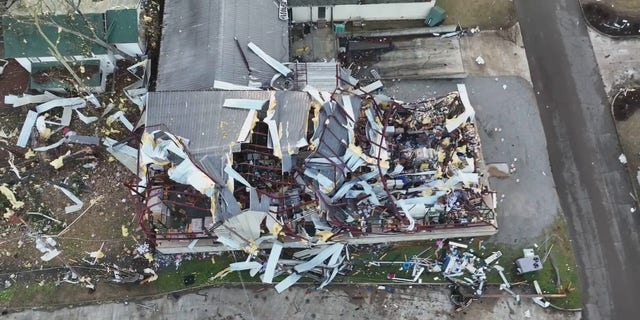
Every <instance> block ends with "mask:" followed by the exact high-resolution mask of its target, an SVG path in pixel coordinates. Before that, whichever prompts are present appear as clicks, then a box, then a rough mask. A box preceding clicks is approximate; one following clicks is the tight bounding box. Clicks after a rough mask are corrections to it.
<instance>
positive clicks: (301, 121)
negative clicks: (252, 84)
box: [146, 91, 311, 161]
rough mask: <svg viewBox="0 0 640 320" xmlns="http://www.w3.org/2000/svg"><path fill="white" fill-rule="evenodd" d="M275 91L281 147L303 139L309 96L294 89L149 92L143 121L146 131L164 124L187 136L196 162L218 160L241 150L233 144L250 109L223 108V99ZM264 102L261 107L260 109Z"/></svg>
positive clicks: (266, 97) (259, 97)
mask: <svg viewBox="0 0 640 320" xmlns="http://www.w3.org/2000/svg"><path fill="white" fill-rule="evenodd" d="M272 94H275V100H276V109H275V112H276V114H275V116H274V120H276V122H277V123H278V125H279V127H281V128H282V131H283V132H285V133H286V134H282V136H281V137H280V141H281V146H282V148H283V152H284V150H286V148H287V146H293V145H295V144H296V142H298V141H299V140H300V139H303V138H305V135H306V128H307V120H308V114H309V108H310V105H311V103H310V100H309V96H308V95H307V93H305V92H294V91H277V92H273V91H176V92H170V91H163V92H149V96H148V101H147V105H148V111H147V119H146V124H147V128H148V130H149V131H153V130H157V129H162V127H159V126H165V127H166V129H168V130H169V131H170V132H171V133H173V134H175V135H178V136H181V137H184V138H187V139H189V145H188V146H187V147H188V149H189V152H190V153H191V154H192V155H193V157H194V159H195V160H196V161H200V160H202V158H204V157H205V156H208V158H214V159H216V158H217V159H219V158H220V157H221V156H224V155H225V154H226V153H228V152H235V151H239V150H240V144H239V143H236V141H237V139H238V135H239V134H240V130H241V127H242V124H243V123H244V121H245V119H246V118H247V115H249V110H246V109H236V108H225V107H223V104H224V101H225V100H226V99H252V100H265V101H266V100H269V99H270V97H271V95H272ZM266 108H267V104H265V106H263V111H265V110H266Z"/></svg>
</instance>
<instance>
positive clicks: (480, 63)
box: [476, 56, 485, 65]
mask: <svg viewBox="0 0 640 320" xmlns="http://www.w3.org/2000/svg"><path fill="white" fill-rule="evenodd" d="M476 63H477V64H479V65H483V64H485V61H484V58H482V56H478V57H477V58H476Z"/></svg>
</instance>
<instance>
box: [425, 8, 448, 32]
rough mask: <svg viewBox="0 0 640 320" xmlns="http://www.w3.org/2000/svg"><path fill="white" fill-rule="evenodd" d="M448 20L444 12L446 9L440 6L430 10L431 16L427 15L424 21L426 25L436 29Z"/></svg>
mask: <svg viewBox="0 0 640 320" xmlns="http://www.w3.org/2000/svg"><path fill="white" fill-rule="evenodd" d="M446 18H447V13H446V12H445V11H444V9H442V8H440V7H438V6H433V7H432V8H431V10H429V14H427V17H426V18H425V19H424V23H425V24H426V25H428V26H429V27H435V26H437V25H438V24H440V23H441V22H442V21H444V19H446Z"/></svg>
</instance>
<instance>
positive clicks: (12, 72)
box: [0, 59, 29, 118]
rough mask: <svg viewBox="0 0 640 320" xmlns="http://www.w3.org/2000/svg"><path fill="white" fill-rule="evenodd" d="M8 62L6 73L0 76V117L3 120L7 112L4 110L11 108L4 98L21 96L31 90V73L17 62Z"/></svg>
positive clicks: (11, 60) (12, 60)
mask: <svg viewBox="0 0 640 320" xmlns="http://www.w3.org/2000/svg"><path fill="white" fill-rule="evenodd" d="M7 60H8V63H7V65H6V66H5V67H4V72H3V73H2V75H0V116H2V117H3V118H4V116H5V112H4V111H2V110H3V109H5V108H6V107H9V106H8V105H6V104H4V97H5V96H6V95H9V94H21V93H23V92H25V91H27V89H29V72H27V70H25V69H24V68H23V67H22V66H21V65H20V64H19V63H18V62H16V60H14V59H7Z"/></svg>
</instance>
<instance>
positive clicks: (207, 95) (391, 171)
mask: <svg viewBox="0 0 640 320" xmlns="http://www.w3.org/2000/svg"><path fill="white" fill-rule="evenodd" d="M256 48H257V47H255V46H254V47H252V50H254V52H256V53H259V54H260V56H261V58H263V59H265V61H269V63H270V64H272V66H273V67H274V69H276V70H282V71H281V74H282V75H285V76H286V77H288V76H291V75H290V71H291V70H290V69H288V68H286V67H285V66H283V65H281V64H279V62H277V61H275V60H272V59H269V57H268V55H266V53H264V52H262V51H259V50H257V49H259V48H257V49H256ZM285 69H286V70H285ZM287 70H288V71H287ZM334 76H335V77H337V78H336V79H337V82H338V83H339V86H338V87H337V88H336V90H335V91H334V92H333V93H329V92H323V91H318V90H316V89H314V88H313V87H310V86H307V87H306V88H305V92H306V93H308V97H306V98H305V97H304V96H300V94H302V93H301V92H293V91H280V92H277V93H276V92H272V91H255V90H251V91H213V92H197V93H193V94H189V95H184V94H183V93H174V92H159V93H150V99H149V101H151V102H150V104H151V103H152V102H153V105H150V108H149V111H148V116H147V117H148V121H150V123H148V124H149V125H150V126H151V127H147V130H146V132H145V134H144V136H143V138H142V146H141V148H140V151H139V155H140V156H139V159H140V161H139V162H138V165H139V168H138V175H139V181H136V182H132V183H131V184H130V188H131V189H132V191H134V192H136V193H137V194H138V195H140V199H139V200H140V203H141V204H142V205H141V206H140V210H139V212H138V221H140V222H141V223H142V228H143V230H144V231H145V232H146V233H147V236H148V238H150V239H155V240H156V241H155V242H154V244H155V245H156V246H157V249H158V250H160V252H164V253H179V252H191V251H196V252H198V251H208V250H214V248H213V247H212V246H211V245H206V246H204V245H203V244H202V243H198V239H214V240H215V241H216V243H218V244H222V245H223V247H222V248H219V249H217V250H240V249H242V250H245V249H247V248H251V247H252V246H253V245H255V241H256V239H258V238H260V237H262V236H264V235H268V234H271V235H273V236H275V237H278V238H279V240H280V241H282V242H283V243H284V246H285V247H290V246H292V244H293V243H297V246H300V243H301V241H302V242H306V243H311V244H316V243H324V242H326V241H328V240H329V239H330V241H350V239H355V238H361V239H363V238H364V239H366V240H364V241H368V243H376V242H383V241H385V240H382V239H378V238H376V237H384V236H386V235H389V234H391V233H404V234H407V237H408V238H407V240H409V238H410V235H409V234H418V233H420V232H424V231H427V230H434V229H438V228H442V227H445V226H447V227H465V228H467V227H472V226H477V227H489V228H491V230H493V232H495V231H497V227H496V220H495V211H494V209H495V206H496V199H495V193H494V192H493V191H491V190H490V188H489V186H488V183H487V176H485V175H484V174H483V173H482V171H481V170H480V169H481V166H483V165H484V164H483V160H482V153H481V145H480V140H479V137H478V132H477V128H476V125H475V123H474V116H475V111H474V109H473V107H472V106H471V103H470V102H469V99H468V97H467V93H466V88H465V86H464V85H458V91H455V92H451V93H449V94H447V95H445V96H443V97H437V98H429V99H423V100H419V101H415V102H403V101H399V100H395V99H392V98H389V97H387V96H384V95H382V94H376V93H375V92H378V91H379V90H380V89H381V88H382V87H383V85H382V82H380V81H375V82H373V83H371V84H369V85H366V86H360V85H358V80H356V79H354V78H353V77H351V76H350V75H349V72H348V71H346V70H344V69H342V71H341V72H340V75H334ZM344 79H346V80H344ZM234 86H235V85H234ZM233 89H234V90H236V87H233ZM177 95H181V97H182V96H184V97H185V99H187V100H186V101H187V103H189V105H190V107H191V108H194V110H196V111H194V112H193V113H189V114H183V115H181V116H180V120H175V117H173V116H169V115H168V114H167V113H166V112H173V111H169V110H175V108H172V107H173V105H168V104H166V103H167V101H170V100H176V99H177ZM174 96H175V97H174ZM196 96H197V98H196ZM242 97H245V98H242ZM191 99H193V103H190V102H188V101H190V100H191ZM202 99H204V100H209V101H219V102H220V104H219V105H218V104H217V102H216V103H215V105H214V109H215V110H220V111H215V113H218V112H220V113H221V114H224V115H225V117H218V118H213V119H212V120H211V121H218V122H219V123H218V124H214V125H213V126H211V125H209V127H208V128H207V129H206V130H207V131H206V133H204V132H201V130H205V129H198V128H197V127H198V125H196V123H197V122H198V121H201V119H198V118H197V117H199V116H198V114H199V111H197V110H198V108H199V107H198V101H202ZM178 100H180V101H184V100H182V99H178ZM178 100H176V101H178ZM183 103H184V102H183ZM202 108H211V104H206V105H204V104H203V105H202ZM163 110H167V111H163ZM294 110H295V111H294ZM307 112H308V113H307ZM301 115H304V116H301ZM227 117H230V118H227ZM149 119H157V120H155V121H156V122H158V123H154V122H153V121H152V120H149ZM227 119H229V120H227ZM232 119H237V120H238V121H239V122H240V121H243V120H244V122H243V125H242V126H238V127H236V128H230V127H228V126H226V122H227V121H232ZM240 119H243V120H240ZM160 121H162V122H160ZM207 121H209V120H207ZM208 123H209V122H208ZM153 125H162V126H164V128H167V129H168V130H164V128H163V129H158V128H157V126H153ZM189 126H191V127H189ZM305 133H306V134H305ZM235 137H237V139H236V138H235ZM192 149H193V150H194V151H193V152H192V151H191V150H192ZM221 226H222V228H221ZM469 230H473V229H469ZM470 232H471V234H470V235H473V231H470ZM493 232H491V233H493ZM187 246H188V249H189V251H181V249H179V247H182V248H184V247H187ZM214 246H215V245H214Z"/></svg>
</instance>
